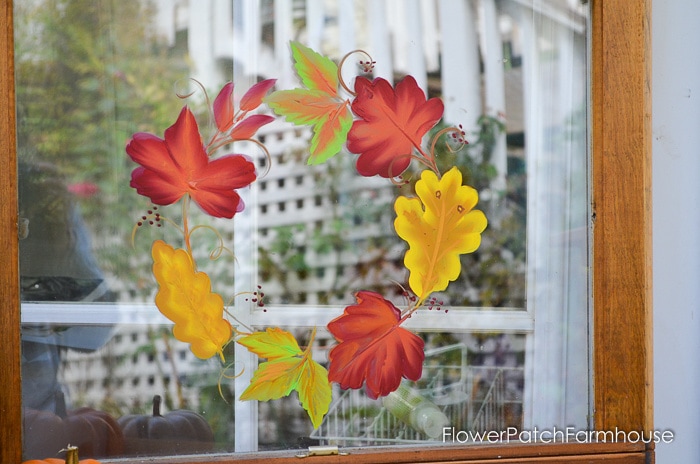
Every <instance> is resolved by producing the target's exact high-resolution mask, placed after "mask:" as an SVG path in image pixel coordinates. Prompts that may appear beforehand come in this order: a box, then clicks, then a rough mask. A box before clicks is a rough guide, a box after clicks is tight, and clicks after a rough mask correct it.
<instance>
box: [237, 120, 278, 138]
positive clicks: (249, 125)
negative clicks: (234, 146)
mask: <svg viewBox="0 0 700 464" xmlns="http://www.w3.org/2000/svg"><path fill="white" fill-rule="evenodd" d="M274 120H275V118H273V117H272V116H268V115H265V114H253V115H251V116H248V117H247V118H245V119H244V120H243V121H241V122H239V123H238V124H236V126H235V127H234V128H233V130H232V131H231V140H233V141H236V140H248V139H250V138H252V137H253V136H254V135H255V133H256V132H257V131H258V129H260V128H261V127H262V126H264V125H265V124H269V123H271V122H272V121H274Z"/></svg>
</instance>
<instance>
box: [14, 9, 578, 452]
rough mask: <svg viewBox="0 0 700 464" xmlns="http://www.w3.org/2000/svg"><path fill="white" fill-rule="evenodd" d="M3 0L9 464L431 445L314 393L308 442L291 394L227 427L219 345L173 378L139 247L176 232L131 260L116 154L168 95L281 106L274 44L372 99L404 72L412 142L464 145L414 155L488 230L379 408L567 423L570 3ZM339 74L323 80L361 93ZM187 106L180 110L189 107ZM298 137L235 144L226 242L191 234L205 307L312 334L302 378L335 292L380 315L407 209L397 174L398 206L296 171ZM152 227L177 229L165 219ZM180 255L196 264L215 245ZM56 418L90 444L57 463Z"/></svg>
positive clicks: (304, 152) (422, 325) (571, 235)
mask: <svg viewBox="0 0 700 464" xmlns="http://www.w3.org/2000/svg"><path fill="white" fill-rule="evenodd" d="M15 3H16V5H15V30H16V71H17V92H18V96H17V111H18V149H19V154H20V163H19V164H20V168H19V182H20V198H19V204H20V215H21V225H22V228H21V234H22V240H21V242H20V245H21V250H20V253H21V257H20V259H21V286H22V299H23V306H22V312H23V316H22V317H23V327H22V356H23V366H22V373H23V379H22V382H23V406H24V410H25V427H26V428H27V430H28V431H29V432H30V433H26V434H25V446H24V455H25V457H26V458H30V457H35V458H44V457H51V456H56V455H59V453H58V452H59V450H61V449H63V448H65V446H66V445H67V444H68V442H70V443H71V444H78V445H79V446H80V450H81V457H91V456H94V457H105V456H124V455H168V454H189V453H203V452H232V451H254V450H272V449H289V448H299V447H306V446H309V445H316V444H324V445H325V444H331V445H333V444H337V445H340V446H360V445H386V444H397V443H414V442H422V441H426V440H431V441H433V443H439V442H442V441H443V437H442V435H441V436H437V437H436V436H432V437H430V436H426V434H425V428H423V429H422V433H421V427H424V426H419V425H416V424H417V422H416V419H415V418H413V419H411V418H410V416H411V415H410V414H406V413H405V411H404V412H396V411H394V413H392V412H391V410H392V409H396V407H394V406H395V405H394V406H392V404H391V403H389V407H387V404H386V402H382V400H381V399H379V400H372V399H370V398H369V397H368V396H367V395H366V394H365V392H364V391H362V390H358V391H355V390H348V391H343V390H341V389H340V388H338V386H337V385H334V386H333V388H334V390H333V403H332V405H331V409H330V411H329V413H328V415H327V416H326V418H325V419H324V421H323V422H322V424H321V426H320V427H319V428H317V429H315V430H314V429H313V427H312V426H311V424H310V422H309V420H308V416H307V415H306V413H305V412H304V410H303V409H302V408H301V407H300V406H299V404H298V400H297V398H296V397H295V396H291V397H287V398H283V399H279V400H274V401H270V402H261V403H259V404H257V403H254V402H250V404H244V405H243V406H241V404H240V403H241V402H239V401H237V399H238V397H239V396H240V394H241V392H242V390H241V389H240V385H241V383H240V382H243V381H244V380H245V379H246V378H247V379H249V378H250V375H251V373H252V372H253V371H254V368H253V367H254V366H249V365H248V364H249V363H251V362H253V361H251V359H253V360H255V358H250V357H248V358H246V357H245V356H242V355H241V354H240V353H234V348H233V346H229V347H227V348H226V349H227V350H228V351H227V353H226V355H227V356H226V359H227V360H233V359H234V357H235V360H236V362H235V364H233V365H231V366H227V369H226V370H224V371H223V373H224V374H225V376H223V377H222V368H223V367H224V366H222V365H221V364H220V363H219V362H218V360H217V359H210V360H208V361H202V360H199V359H197V358H195V357H194V356H193V355H192V353H191V352H190V351H189V348H188V346H187V345H186V344H183V343H181V342H178V341H177V340H175V339H174V338H173V337H172V333H171V331H170V325H169V324H168V322H167V321H166V320H165V319H164V318H162V317H161V316H160V315H159V314H158V312H157V310H156V308H155V307H154V306H153V305H152V302H153V297H154V293H155V291H156V286H155V283H154V280H153V276H152V275H151V264H152V261H151V256H150V244H151V243H152V241H153V240H154V239H157V238H162V237H165V238H166V239H168V240H171V241H173V242H174V241H176V240H177V239H178V233H177V231H175V230H174V229H173V228H169V227H168V226H167V225H166V226H165V227H162V228H156V227H148V226H146V227H141V228H139V229H138V231H137V239H136V240H135V241H134V242H133V243H132V239H131V237H132V230H133V228H134V225H135V224H136V223H137V222H138V221H144V219H143V217H146V219H145V220H146V221H148V220H149V219H151V218H152V216H153V214H154V213H153V210H152V205H151V204H149V203H148V202H146V201H145V200H144V199H143V198H142V197H139V196H138V195H137V194H136V193H135V192H134V191H133V190H132V189H130V188H129V175H130V173H131V170H132V169H133V168H134V164H133V163H131V162H130V161H129V160H128V158H127V157H126V155H125V153H124V143H125V141H126V140H127V139H128V138H129V137H130V136H131V134H133V133H135V132H139V131H141V132H151V133H154V134H162V133H163V130H164V129H165V128H167V127H168V126H170V125H172V123H173V119H172V118H173V115H176V114H178V112H179V110H180V108H181V106H182V104H183V103H182V101H181V100H180V99H179V98H177V96H176V95H175V93H176V91H181V90H182V87H183V83H184V82H186V81H187V79H188V78H195V79H197V80H198V81H199V82H201V83H202V84H203V85H204V87H206V88H207V89H219V88H221V86H222V85H223V83H225V82H226V81H229V80H234V81H235V82H236V86H237V88H240V89H245V88H248V87H249V86H250V85H251V84H252V83H254V82H255V81H257V80H260V79H263V78H277V79H278V83H277V88H278V89H288V88H293V87H297V86H298V83H297V81H296V80H295V79H296V77H295V75H294V73H293V70H292V63H291V59H290V56H289V46H288V43H289V41H290V40H299V41H301V42H302V43H305V44H306V45H308V46H309V47H311V48H313V49H315V50H318V51H319V52H321V53H323V54H325V55H327V56H329V57H331V58H332V59H334V60H336V61H337V60H339V59H340V58H341V57H342V56H343V55H344V54H345V53H347V52H349V51H351V50H354V49H358V48H361V49H364V50H367V51H368V52H370V53H371V55H372V57H373V59H374V60H376V62H377V63H376V66H375V69H374V75H375V76H381V77H384V78H386V79H387V80H389V81H390V82H394V83H395V82H398V81H399V80H400V79H401V78H402V77H404V76H406V75H408V74H410V75H413V76H414V77H415V78H416V80H417V82H418V84H419V85H420V86H421V88H422V89H424V91H425V92H426V94H427V95H428V96H429V97H440V98H442V99H443V101H444V102H445V118H444V120H443V121H442V122H441V123H440V125H439V126H438V127H436V128H435V129H434V130H433V133H435V132H437V131H438V130H440V129H441V128H443V127H446V126H448V125H461V127H462V128H463V130H464V132H465V137H466V139H467V140H468V142H469V144H468V145H467V146H466V147H464V148H463V149H461V150H459V151H455V150H453V147H452V146H448V145H444V144H439V145H438V146H437V152H438V156H437V158H438V162H439V163H443V164H444V165H445V166H448V165H453V164H454V165H457V166H458V167H459V168H460V170H461V171H462V172H463V175H464V183H465V184H468V185H472V186H474V187H475V188H476V189H477V191H478V192H479V196H480V197H479V208H480V209H482V210H484V211H485V212H486V214H487V216H488V218H489V226H488V228H487V230H486V231H485V232H484V234H483V236H482V244H481V246H480V248H479V249H478V251H477V252H475V253H472V254H466V255H463V256H462V258H461V260H462V261H461V262H462V272H461V274H460V277H459V279H458V280H457V281H456V282H453V283H452V284H451V285H450V286H449V287H448V289H447V290H446V291H444V292H439V294H436V295H434V297H435V302H436V304H435V305H434V307H433V308H430V309H428V308H427V307H426V308H425V309H424V310H420V311H418V312H417V313H416V314H415V316H414V317H413V318H412V319H411V321H409V323H408V324H407V326H408V328H410V329H411V330H413V331H415V332H416V333H418V334H419V335H420V336H421V337H422V338H423V340H424V341H425V342H426V361H425V364H424V370H423V377H422V379H421V380H419V381H418V382H406V383H405V384H404V385H403V386H402V389H404V390H402V391H404V393H405V392H406V391H409V392H411V395H409V396H410V397H411V398H413V400H412V401H415V402H416V403H421V404H423V403H422V401H424V402H425V404H429V405H432V406H436V407H437V408H438V409H439V410H440V411H441V413H442V414H444V416H445V417H446V418H447V420H448V421H449V427H451V428H452V427H454V430H455V431H459V430H465V431H489V430H504V429H506V428H508V427H515V428H516V429H527V428H528V427H532V426H533V425H535V424H537V425H538V426H545V424H547V425H551V426H554V425H556V426H569V425H572V424H573V425H575V426H577V427H581V428H585V427H587V426H588V424H587V419H586V417H587V415H588V412H589V411H588V408H589V406H588V390H589V385H588V383H587V382H584V381H582V380H581V379H585V378H588V376H589V374H588V355H587V353H588V340H587V330H586V327H587V323H588V313H587V311H588V284H587V282H588V280H587V279H588V274H587V258H588V252H587V250H588V222H587V221H588V219H587V217H588V214H587V213H588V212H587V208H588V202H587V198H588V194H587V173H586V171H587V158H586V136H587V135H586V134H587V132H586V127H587V114H586V89H587V81H586V29H587V16H586V15H587V9H586V8H585V7H583V6H580V5H574V3H575V2H569V1H565V0H537V1H534V0H533V1H531V2H529V1H525V2H523V1H520V0H518V1H510V0H507V1H501V2H495V1H493V0H473V1H471V2H450V1H436V2H395V1H391V0H387V1H383V2H377V1H374V0H371V1H366V2H365V1H355V2H342V1H334V0H328V1H311V0H307V1H301V2H272V1H247V0H241V1H234V2H231V3H230V4H224V3H225V2H224V3H221V2H219V3H217V2H204V3H206V5H204V4H203V5H201V7H200V6H198V7H197V8H193V7H192V4H191V2H190V4H189V6H188V4H187V2H184V3H183V2H180V1H176V0H172V1H171V0H164V1H159V2H150V1H147V0H123V1H119V2H116V1H108V0H100V1H93V0H59V1H48V0H34V1H31V2H15ZM244 18H245V19H244ZM343 69H344V72H347V74H348V75H345V76H344V79H345V80H346V81H348V82H350V81H352V79H353V76H354V75H355V74H357V73H359V72H360V69H359V67H358V68H357V69H353V66H352V65H351V66H346V67H344V68H343ZM214 92H215V90H211V91H210V92H209V93H210V95H215V93H214ZM188 104H190V105H191V106H192V107H193V110H194V111H201V109H202V108H203V107H204V102H201V101H200V102H199V103H198V102H197V99H196V98H194V99H192V100H189V101H188ZM307 129H308V128H303V127H297V126H293V125H291V124H288V123H284V122H282V121H281V120H280V121H279V122H275V123H274V124H270V125H269V126H265V127H264V128H263V130H261V131H260V134H261V142H264V143H265V145H266V146H267V148H268V150H269V152H270V153H269V155H270V156H269V157H267V156H265V155H264V154H263V153H261V152H259V151H256V150H255V147H251V146H247V145H245V144H241V145H240V146H236V149H235V152H236V153H250V154H251V156H252V157H253V158H254V161H255V162H256V164H257V166H258V171H259V173H262V172H263V171H266V172H267V173H266V175H265V176H264V177H261V178H260V179H259V181H258V182H256V183H255V184H254V185H253V187H252V189H251V190H250V191H247V192H245V195H246V204H247V210H246V211H247V212H248V213H249V214H248V215H247V216H245V217H242V218H240V220H239V219H237V221H238V222H236V226H235V230H234V227H233V225H232V223H229V222H223V221H222V222H220V223H219V222H217V223H216V228H217V229H218V230H219V231H220V232H221V233H222V236H223V238H224V240H225V241H226V243H227V245H228V246H230V247H232V248H235V249H234V252H235V254H236V259H235V260H230V259H229V260H226V259H221V260H217V261H211V262H209V263H207V269H206V271H207V273H208V274H209V275H210V277H211V278H212V281H213V282H215V283H216V284H215V285H216V287H217V288H216V290H217V291H218V292H220V293H221V294H222V295H226V297H228V298H233V297H234V294H236V293H237V292H240V291H241V289H242V288H244V287H245V285H243V284H242V283H246V282H248V283H251V285H252V288H258V287H257V286H258V285H259V286H260V287H259V292H264V304H261V305H258V304H255V303H258V302H252V301H247V302H245V303H244V302H243V298H237V299H236V308H235V309H236V315H237V317H238V318H239V320H240V321H243V322H244V323H245V324H248V325H249V326H250V327H259V328H262V327H266V326H280V327H283V328H288V329H289V330H290V331H292V332H293V333H294V335H295V336H296V337H297V340H299V342H300V344H301V345H303V343H304V340H307V341H308V338H309V336H310V333H311V330H310V329H309V327H310V326H314V325H316V326H318V327H319V330H318V334H317V336H316V338H315V340H314V344H313V353H314V359H316V360H317V361H318V362H319V363H322V364H324V365H327V352H328V350H329V349H330V348H331V347H332V346H333V345H334V343H335V340H334V339H333V337H332V336H331V335H330V334H329V333H328V332H326V331H324V330H322V328H323V327H324V326H325V325H326V324H327V323H328V322H329V321H330V320H331V319H333V318H334V317H336V316H338V315H339V314H340V313H341V312H342V310H343V308H344V307H345V306H347V305H349V304H352V303H353V302H354V299H353V294H354V293H355V292H357V291H359V290H372V291H376V292H379V293H381V294H382V295H384V296H385V298H387V299H390V300H393V302H394V303H395V304H396V305H401V304H402V302H403V301H404V300H403V299H404V296H403V294H404V288H406V287H407V284H406V281H407V274H406V270H405V267H404V263H403V255H404V252H405V249H406V245H405V242H403V241H402V240H400V239H399V238H398V237H397V236H396V234H395V232H394V230H393V221H394V215H395V213H394V211H393V203H394V201H395V199H396V197H397V196H398V195H405V194H409V193H410V192H412V191H413V187H414V185H415V181H416V179H417V177H418V175H419V170H418V169H415V171H414V172H413V171H412V172H413V177H412V178H411V181H410V183H409V184H407V185H403V186H402V187H401V188H398V187H397V186H396V185H392V184H391V183H390V182H387V181H386V179H378V178H376V177H375V178H365V177H360V176H358V175H357V174H356V173H355V162H356V157H355V155H352V154H350V153H347V152H345V151H343V152H341V153H340V154H339V155H338V156H336V157H334V158H332V159H331V160H330V161H329V162H327V163H325V164H322V165H315V166H309V165H307V159H308V147H309V141H310V137H311V132H310V131H309V130H307ZM411 169H413V167H412V168H411ZM409 177H410V176H409ZM158 212H159V214H162V215H163V216H164V217H171V218H173V219H178V218H179V215H180V210H179V207H178V206H176V207H173V208H169V207H162V208H159V210H158ZM202 239H203V240H205V241H206V240H210V241H211V242H210V243H209V244H206V245H211V247H212V248H214V247H215V246H216V245H215V244H216V238H215V237H213V236H212V237H206V236H205V235H202ZM202 248H203V250H202V253H206V248H207V247H206V246H205V247H202ZM203 258H204V259H205V260H206V256H204V257H203ZM256 297H258V298H259V297H260V295H256ZM248 299H249V300H252V297H250V296H249V297H248ZM243 367H245V369H243ZM238 373H241V377H240V378H239V379H237V380H236V381H233V380H232V379H228V378H227V377H226V376H231V375H234V374H238ZM406 389H410V390H406ZM407 395H408V393H407ZM411 404H413V403H411ZM432 406H431V407H432ZM421 407H422V406H421ZM81 408H90V409H81ZM177 410H187V411H190V412H191V414H189V415H188V414H187V413H182V414H181V413H175V414H173V412H174V411H177ZM98 411H99V412H98ZM182 415H184V416H187V418H186V419H182V417H181V416H182ZM76 416H81V417H88V420H91V421H99V422H100V423H102V424H105V425H102V426H101V427H102V428H101V429H100V430H101V431H100V434H99V435H95V436H83V437H82V438H81V440H82V442H81V443H78V441H76V440H78V438H75V435H70V433H71V432H70V430H71V428H72V426H66V425H65V424H67V423H68V422H71V421H75V420H77V419H75V417H76ZM161 416H162V417H161ZM176 417H177V420H178V421H179V422H178V423H179V424H182V423H183V422H185V423H190V425H191V424H193V423H197V424H199V425H195V426H194V427H195V428H196V429H197V430H202V434H201V435H199V437H200V438H199V439H196V440H194V441H193V442H192V441H187V440H183V439H182V436H181V435H178V433H180V432H179V431H174V432H169V434H165V435H158V433H156V432H153V433H147V432H144V430H149V427H151V426H153V425H154V424H156V423H162V422H168V421H175V420H176ZM440 417H442V416H440ZM440 420H442V419H440ZM438 422H439V423H441V424H442V422H440V421H438ZM127 423H131V424H132V425H131V426H127ZM61 424H63V425H61ZM133 424H138V426H136V427H134V426H133ZM181 426H182V425H181ZM182 427H184V426H182ZM59 429H64V431H61V432H57V430H59ZM134 429H136V430H139V432H134ZM76 430H77V426H76ZM49 431H51V432H49ZM430 435H434V434H432V433H431V434H430ZM49 436H50V437H51V439H45V438H42V439H41V440H39V439H36V437H49ZM191 436H195V435H191ZM445 441H447V442H450V439H449V437H448V438H447V439H446V440H445Z"/></svg>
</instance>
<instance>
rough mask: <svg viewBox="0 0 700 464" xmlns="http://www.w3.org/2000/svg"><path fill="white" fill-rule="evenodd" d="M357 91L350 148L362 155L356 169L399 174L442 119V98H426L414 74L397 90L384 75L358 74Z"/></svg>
mask: <svg viewBox="0 0 700 464" xmlns="http://www.w3.org/2000/svg"><path fill="white" fill-rule="evenodd" d="M355 92H356V93H357V97H356V98H355V100H353V102H352V111H353V112H354V113H355V114H356V115H357V116H358V117H359V118H360V119H357V120H355V122H353V124H352V128H351V129H350V132H349V133H348V138H347V141H348V143H347V148H348V150H349V151H351V152H352V153H357V154H359V155H360V157H359V158H358V159H357V171H358V172H359V173H360V174H361V175H363V176H374V175H380V176H382V177H387V178H389V177H395V176H398V175H400V174H401V173H402V172H403V171H405V170H406V168H407V167H408V165H409V164H410V162H411V159H410V156H409V155H411V153H413V150H414V148H418V147H420V146H421V143H422V139H423V136H424V135H425V134H426V133H427V132H428V131H429V130H430V129H431V128H432V127H433V126H434V125H435V124H437V122H438V121H440V119H441V118H442V113H443V111H444V106H443V103H442V101H441V100H440V99H439V98H431V99H430V100H427V101H426V97H425V94H424V93H423V91H422V90H421V88H420V87H418V84H417V83H416V80H415V79H414V78H413V77H412V76H406V77H405V78H404V79H403V80H402V81H401V82H399V83H398V84H397V85H396V89H393V88H392V87H391V84H390V83H389V82H387V81H386V80H385V79H382V78H377V79H374V80H373V81H369V80H368V79H366V78H364V77H358V78H357V79H355Z"/></svg>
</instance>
